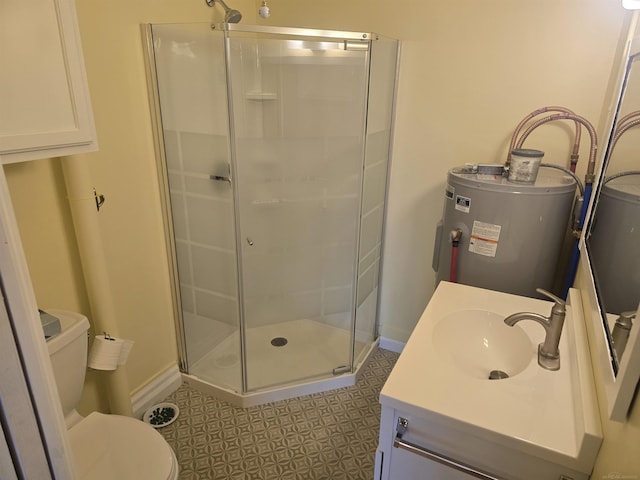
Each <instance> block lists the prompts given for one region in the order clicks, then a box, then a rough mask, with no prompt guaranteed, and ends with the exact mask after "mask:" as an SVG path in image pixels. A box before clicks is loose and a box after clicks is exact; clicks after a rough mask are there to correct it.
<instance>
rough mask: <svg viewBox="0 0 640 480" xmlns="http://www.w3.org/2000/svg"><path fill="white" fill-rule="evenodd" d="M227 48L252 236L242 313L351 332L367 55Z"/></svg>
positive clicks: (253, 44) (241, 44)
mask: <svg viewBox="0 0 640 480" xmlns="http://www.w3.org/2000/svg"><path fill="white" fill-rule="evenodd" d="M232 45H233V47H232V49H231V51H232V56H231V66H232V67H231V72H232V91H233V99H234V102H233V104H234V130H235V135H236V145H237V151H236V155H237V158H238V170H239V172H238V181H239V192H240V211H241V221H242V225H243V228H242V230H243V232H244V231H246V232H247V235H248V236H249V237H251V240H252V242H253V245H252V246H251V248H248V247H247V245H246V244H245V245H244V246H243V265H244V272H243V279H244V280H243V281H244V298H245V303H246V314H247V318H248V319H250V325H252V326H260V325H266V324H269V323H277V322H281V321H288V320H295V319H300V318H309V319H313V320H317V321H322V322H323V323H328V324H331V325H334V326H337V327H340V328H343V329H350V328H351V322H352V312H353V300H352V297H353V279H354V276H355V271H354V268H355V267H354V265H355V252H356V244H355V239H356V238H357V233H358V216H359V209H360V193H361V192H360V189H361V177H362V158H363V141H364V140H363V132H364V127H363V122H364V108H365V92H364V90H363V88H364V86H366V73H367V72H366V70H365V57H364V55H363V54H362V52H357V53H352V52H346V51H344V49H343V50H342V51H338V52H333V51H331V52H318V51H316V52H313V51H311V50H300V49H296V48H286V47H282V45H281V43H280V41H268V40H267V41H264V40H263V41H259V42H258V41H255V40H254V39H250V38H247V39H238V40H237V41H236V42H235V43H233V42H232ZM294 46H295V44H294ZM336 53H337V55H334V54H336ZM250 232H253V233H250ZM336 366H337V365H336Z"/></svg>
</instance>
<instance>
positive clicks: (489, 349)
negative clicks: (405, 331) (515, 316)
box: [432, 310, 537, 379]
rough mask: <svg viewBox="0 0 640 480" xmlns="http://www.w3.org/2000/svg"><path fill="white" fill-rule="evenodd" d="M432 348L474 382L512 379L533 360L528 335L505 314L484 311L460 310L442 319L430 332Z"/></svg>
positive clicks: (533, 347)
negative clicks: (505, 321) (477, 380)
mask: <svg viewBox="0 0 640 480" xmlns="http://www.w3.org/2000/svg"><path fill="white" fill-rule="evenodd" d="M432 341H433V346H434V348H435V350H436V351H437V352H438V354H439V355H440V356H441V358H442V360H444V361H445V362H446V361H450V362H451V363H452V364H453V365H454V366H455V367H456V368H457V370H458V371H459V372H460V373H463V374H464V375H467V376H469V377H472V378H477V379H495V378H506V377H513V376H515V375H517V374H518V373H520V372H522V371H523V370H524V369H526V368H527V366H528V365H529V363H530V362H531V361H532V360H533V359H535V358H536V355H537V353H536V348H535V346H534V345H533V343H532V342H531V340H530V339H529V336H528V335H527V334H526V333H525V332H524V330H522V328H520V327H519V325H515V326H513V327H510V326H508V325H506V324H505V323H504V315H499V314H497V313H495V312H491V311H487V310H459V311H456V312H453V313H450V314H448V315H446V316H444V317H443V318H441V319H440V320H439V321H438V323H437V324H436V325H435V327H434V329H433V337H432Z"/></svg>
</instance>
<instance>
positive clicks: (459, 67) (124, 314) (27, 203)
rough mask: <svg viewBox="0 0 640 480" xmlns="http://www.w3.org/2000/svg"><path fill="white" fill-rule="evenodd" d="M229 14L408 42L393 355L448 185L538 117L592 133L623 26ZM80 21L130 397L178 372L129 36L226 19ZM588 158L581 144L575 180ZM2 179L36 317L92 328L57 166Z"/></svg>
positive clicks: (287, 12)
mask: <svg viewBox="0 0 640 480" xmlns="http://www.w3.org/2000/svg"><path fill="white" fill-rule="evenodd" d="M230 3H232V4H233V5H232V6H233V7H234V8H238V9H240V10H242V11H243V13H244V16H245V19H244V20H243V22H245V23H258V24H270V25H283V26H300V27H311V28H327V29H342V30H356V31H374V32H377V33H381V34H383V35H387V36H390V37H395V38H398V39H400V40H402V60H401V64H400V84H399V89H398V101H397V118H396V125H395V138H394V152H393V159H392V172H391V186H390V197H389V206H388V226H387V236H386V244H385V259H386V262H385V264H384V272H383V283H382V289H381V292H382V304H381V321H382V325H381V329H382V334H383V335H384V336H386V337H389V338H392V339H396V340H399V341H405V340H406V339H407V338H408V336H409V334H410V333H411V330H412V329H413V327H414V325H415V322H416V320H417V318H418V317H419V314H420V313H421V312H422V310H423V309H424V306H425V305H426V303H427V302H428V300H429V298H430V295H431V293H432V291H433V287H434V280H435V276H434V273H433V272H432V270H431V256H432V250H433V243H434V233H435V232H434V230H435V225H436V223H437V221H438V220H439V218H440V215H441V211H442V202H443V190H444V180H445V176H446V172H447V170H448V169H450V168H451V167H452V166H455V165H459V164H461V163H465V162H502V161H503V159H504V157H505V155H506V153H507V145H508V142H509V138H510V135H511V133H512V131H513V128H514V127H515V125H516V124H517V122H518V121H520V119H521V118H522V117H523V116H525V115H526V114H527V113H529V112H530V111H532V110H534V109H536V108H539V107H541V106H545V105H563V106H566V107H569V108H572V109H573V110H574V111H576V112H577V113H579V114H581V115H583V116H584V117H586V118H587V119H589V120H591V121H592V122H593V123H594V124H596V127H598V128H599V130H600V131H601V128H602V126H601V125H599V124H600V118H601V115H600V112H601V109H602V106H603V102H604V100H605V93H606V91H607V89H608V87H609V86H610V85H609V82H610V73H611V70H612V66H613V63H614V61H616V53H617V52H616V49H617V48H618V43H619V39H620V34H621V31H622V30H623V28H624V25H625V21H626V20H627V18H628V17H627V14H626V13H625V12H624V11H623V10H622V9H621V7H620V5H619V2H618V1H614V0H565V1H562V2H558V1H557V0H538V1H535V2H514V1H513V0H493V1H491V2H478V1H476V0H460V1H458V2H449V1H435V0H433V1H423V2H417V1H415V0H398V1H395V2H388V1H382V0H366V1H365V0H349V1H344V0H340V1H339V0H324V1H318V0H269V5H270V7H271V10H272V17H271V18H270V19H269V20H266V21H265V20H261V19H258V18H256V11H257V9H258V6H259V3H260V2H259V1H258V0H251V1H249V0H234V1H233V2H231V1H230ZM77 9H78V17H79V22H80V31H81V37H82V41H83V47H84V53H85V61H86V67H87V75H88V79H89V87H90V90H91V97H92V102H93V109H94V114H95V120H96V126H97V131H98V140H99V145H100V150H99V151H98V152H96V153H92V154H87V155H84V156H83V158H84V160H86V162H87V163H88V164H89V166H90V169H91V173H92V176H93V178H94V181H95V187H96V189H97V190H98V191H99V192H100V193H102V194H104V195H105V196H106V199H107V201H106V204H105V206H104V208H103V209H102V210H101V212H100V214H99V215H100V228H101V231H102V235H103V240H104V245H105V256H106V258H107V263H108V268H109V279H110V283H111V286H112V290H113V292H112V293H113V297H114V301H115V304H116V305H115V309H116V312H117V315H118V319H117V321H118V326H119V331H120V334H121V335H122V336H124V337H127V338H131V339H133V340H135V341H136V346H135V348H134V350H133V352H132V354H131V357H130V360H129V363H128V364H127V366H126V371H127V374H128V376H129V382H130V385H131V389H132V390H134V391H135V390H136V389H139V388H141V387H142V386H144V385H145V384H146V383H147V382H149V381H150V380H151V379H152V378H153V377H154V376H155V375H157V374H158V373H160V372H161V371H163V369H165V368H166V367H167V366H168V365H170V364H171V363H173V362H175V361H176V358H177V353H176V340H175V334H174V326H173V318H172V308H171V301H170V285H169V277H168V267H167V262H166V250H165V245H164V234H163V228H162V219H161V210H160V201H159V193H158V184H157V179H156V178H157V176H156V167H155V160H154V151H153V142H152V133H151V125H150V117H149V108H148V101H147V92H146V78H145V70H144V61H143V53H142V43H141V36H140V27H139V25H140V24H141V23H154V22H156V23H161V22H211V21H213V22H218V21H220V20H221V18H222V15H221V10H220V9H219V7H216V8H215V9H210V8H208V7H207V6H206V5H205V3H204V0H161V1H158V0H136V1H133V2H132V1H129V0H112V1H110V2H95V1H93V0H77ZM570 136H571V128H568V127H567V126H564V125H549V126H546V127H545V128H543V129H540V132H539V133H538V132H536V134H534V135H533V136H532V137H531V138H530V140H529V142H528V143H527V144H526V145H527V146H530V147H535V148H540V149H542V150H544V151H545V152H547V153H546V156H545V160H546V161H551V162H556V163H564V159H565V158H567V157H568V151H569V145H570ZM585 137H586V135H585ZM586 146H587V142H586V139H585V142H584V143H583V149H582V156H581V158H582V163H581V166H580V171H583V170H584V163H585V159H586V156H587V153H586ZM6 173H7V177H8V181H9V185H10V188H11V192H12V198H13V201H14V206H15V209H16V211H17V216H18V221H19V224H20V230H21V235H22V237H23V241H24V244H25V251H26V254H27V257H28V263H29V267H30V270H31V273H32V276H33V282H34V286H35V290H36V296H37V299H38V301H39V303H40V304H41V306H56V307H62V308H69V309H73V310H79V311H81V312H84V313H87V314H90V312H89V307H88V301H87V298H86V293H85V291H84V287H83V282H82V271H81V269H80V264H79V260H78V255H77V252H76V250H75V247H74V245H73V242H74V235H73V229H72V226H71V220H70V215H69V211H68V207H67V204H66V199H65V198H64V194H63V193H62V192H63V182H62V174H61V170H60V165H59V160H56V159H51V160H41V161H37V162H31V163H29V164H26V165H13V166H9V167H6ZM90 390H91V391H92V393H90V394H89V396H90V398H89V399H85V401H84V405H85V407H84V408H85V410H90V409H93V408H101V409H104V408H105V406H104V404H103V402H102V401H101V398H102V396H101V394H100V392H99V390H98V389H90ZM637 410H638V409H637V408H636V411H635V412H634V414H633V416H632V422H631V423H630V424H629V425H626V426H613V427H611V428H609V427H608V424H607V422H605V426H606V428H605V430H606V432H607V440H606V441H605V445H604V447H603V453H602V454H601V455H600V458H599V459H598V465H597V466H596V471H597V472H598V474H599V475H601V476H602V475H605V474H607V473H608V472H611V471H614V470H616V469H615V467H616V463H617V462H618V458H619V456H620V454H619V453H618V446H621V447H620V448H621V449H623V451H624V450H626V451H628V449H629V446H633V445H638V443H639V440H640V434H639V433H638V415H639V413H638V412H637ZM636 466H637V465H636ZM634 468H635V467H634ZM618 470H619V471H622V468H620V469H618ZM623 473H624V472H623ZM601 476H600V477H594V478H601Z"/></svg>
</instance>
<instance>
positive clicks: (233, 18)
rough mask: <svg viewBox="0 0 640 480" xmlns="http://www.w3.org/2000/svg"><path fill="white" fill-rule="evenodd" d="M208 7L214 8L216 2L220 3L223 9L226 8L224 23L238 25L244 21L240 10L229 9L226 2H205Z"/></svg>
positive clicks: (211, 0)
mask: <svg viewBox="0 0 640 480" xmlns="http://www.w3.org/2000/svg"><path fill="white" fill-rule="evenodd" d="M205 1H206V2H207V5H209V6H210V7H213V4H214V3H215V2H220V5H222V8H224V21H225V23H238V22H239V21H240V20H242V14H241V13H240V12H239V11H238V10H234V9H233V8H229V7H228V6H227V4H226V3H224V0H205Z"/></svg>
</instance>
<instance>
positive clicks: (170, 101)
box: [153, 24, 242, 392]
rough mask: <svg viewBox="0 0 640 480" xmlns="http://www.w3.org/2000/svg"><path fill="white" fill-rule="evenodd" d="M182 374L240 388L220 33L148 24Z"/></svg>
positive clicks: (197, 27)
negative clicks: (176, 287)
mask: <svg viewBox="0 0 640 480" xmlns="http://www.w3.org/2000/svg"><path fill="white" fill-rule="evenodd" d="M153 41H154V51H155V57H156V70H157V76H158V79H157V81H158V90H159V96H160V107H161V112H162V124H163V133H164V142H165V154H166V163H167V165H166V167H167V176H168V183H169V191H170V201H171V212H172V217H173V232H174V237H175V248H176V256H177V264H178V265H177V267H178V278H179V283H180V294H181V304H182V315H183V323H184V332H185V337H186V338H185V344H186V349H187V352H186V357H187V369H188V372H189V373H191V374H193V375H197V376H198V377H200V378H201V379H203V380H206V381H209V382H211V383H214V384H216V385H219V386H222V387H226V388H230V389H232V390H235V391H239V392H241V391H242V383H241V378H242V377H241V362H240V359H241V355H240V334H239V314H238V292H237V262H236V248H235V235H234V232H235V224H234V211H233V192H232V188H231V182H230V181H227V179H228V178H229V168H230V167H229V166H230V159H229V151H228V150H229V148H228V145H229V122H228V114H227V93H226V92H227V85H226V77H225V73H224V72H225V59H224V35H223V34H222V33H218V32H212V31H211V28H210V26H209V25H208V24H206V25H204V24H203V25H154V26H153Z"/></svg>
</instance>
